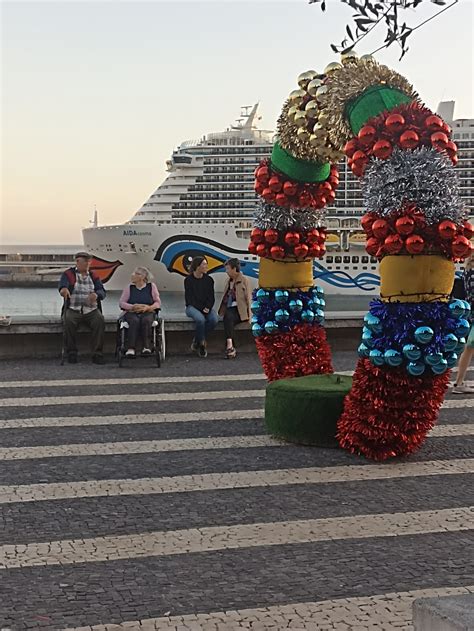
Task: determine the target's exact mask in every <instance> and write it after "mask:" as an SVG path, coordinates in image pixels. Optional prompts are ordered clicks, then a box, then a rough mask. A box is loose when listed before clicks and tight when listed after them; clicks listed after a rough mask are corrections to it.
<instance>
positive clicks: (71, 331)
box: [58, 252, 105, 364]
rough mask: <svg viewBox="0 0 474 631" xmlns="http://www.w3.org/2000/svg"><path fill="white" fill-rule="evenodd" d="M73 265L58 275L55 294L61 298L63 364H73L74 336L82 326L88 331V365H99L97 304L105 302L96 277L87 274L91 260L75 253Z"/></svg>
mask: <svg viewBox="0 0 474 631" xmlns="http://www.w3.org/2000/svg"><path fill="white" fill-rule="evenodd" d="M75 258H76V265H75V267H70V268H69V269H67V270H66V271H65V272H63V273H62V275H61V278H60V279H59V287H58V289H59V293H60V294H61V296H62V297H63V298H64V313H63V317H64V334H65V344H66V353H67V360H68V362H69V363H70V364H75V363H77V345H76V333H77V328H78V326H79V325H80V324H81V323H83V324H85V325H86V326H87V327H89V328H90V329H91V331H92V361H93V362H94V363H95V364H103V363H104V356H103V347H104V333H105V321H104V316H103V315H102V313H101V308H100V302H101V301H102V300H104V298H105V289H104V286H103V285H102V282H101V280H100V278H99V277H98V276H96V275H95V274H94V272H91V271H90V270H89V266H90V262H91V258H92V256H91V255H90V254H88V253H87V252H78V253H77V254H76V256H75Z"/></svg>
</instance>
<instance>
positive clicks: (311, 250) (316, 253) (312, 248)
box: [308, 243, 321, 259]
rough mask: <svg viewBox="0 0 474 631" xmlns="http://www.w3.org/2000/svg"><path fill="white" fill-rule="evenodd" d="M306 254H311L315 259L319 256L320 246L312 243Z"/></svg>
mask: <svg viewBox="0 0 474 631" xmlns="http://www.w3.org/2000/svg"><path fill="white" fill-rule="evenodd" d="M308 256H311V257H312V258H314V259H317V258H319V257H320V256H321V248H320V247H319V245H318V244H317V243H312V244H311V246H310V248H309V250H308Z"/></svg>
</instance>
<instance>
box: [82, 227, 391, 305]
mask: <svg viewBox="0 0 474 631" xmlns="http://www.w3.org/2000/svg"><path fill="white" fill-rule="evenodd" d="M239 232H240V233H242V231H241V230H239V228H238V226H237V225H235V224H204V223H202V224H199V223H193V224H183V225H180V224H161V225H159V224H148V225H147V224H144V223H142V224H140V225H138V224H124V225H118V226H104V227H97V228H86V229H85V230H84V231H83V238H84V245H85V247H86V249H87V250H88V251H89V252H90V253H91V254H92V255H93V256H94V261H93V265H92V267H93V268H95V269H96V270H97V271H98V272H99V274H100V276H101V277H102V279H103V281H104V283H106V288H107V289H112V290H114V289H115V290H117V289H123V288H124V287H125V286H126V285H127V284H128V283H129V282H130V274H131V273H132V271H133V269H134V268H135V267H137V266H144V267H147V268H148V269H149V270H150V271H151V272H152V274H153V276H154V279H155V282H156V284H157V286H158V288H159V290H160V291H172V292H181V291H183V282H184V278H185V276H186V275H187V269H188V266H189V263H190V261H191V260H192V258H193V257H194V256H197V255H204V256H206V258H207V260H208V262H209V273H210V274H212V277H213V278H214V282H215V288H216V291H217V292H221V291H222V290H223V287H224V282H225V279H226V274H225V271H224V262H225V261H226V260H227V259H228V258H231V257H236V258H238V259H239V260H240V262H241V265H242V271H243V273H244V274H245V275H246V276H247V277H249V278H250V280H251V283H252V286H254V287H256V286H257V280H258V263H259V259H258V258H257V257H254V256H252V255H250V254H249V252H248V251H247V245H248V238H247V237H241V236H238V233H239ZM329 261H331V262H330V263H329ZM314 278H315V283H316V284H318V285H321V286H322V287H323V288H324V290H325V292H326V293H328V294H347V295H356V294H359V295H361V294H365V295H371V294H373V295H376V294H378V293H379V286H380V277H379V275H378V266H377V264H374V263H373V262H370V259H369V260H368V257H367V256H365V252H364V250H363V248H362V247H359V246H358V245H354V246H351V250H350V251H349V252H336V251H332V249H331V245H330V244H329V250H328V253H327V255H326V257H325V258H324V259H322V260H321V261H319V260H318V261H315V265H314Z"/></svg>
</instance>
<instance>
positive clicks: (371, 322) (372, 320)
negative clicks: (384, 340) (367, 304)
mask: <svg viewBox="0 0 474 631" xmlns="http://www.w3.org/2000/svg"><path fill="white" fill-rule="evenodd" d="M364 322H365V324H366V326H367V328H368V329H370V330H371V331H373V332H374V333H381V332H382V323H381V322H380V318H377V316H374V315H372V314H371V313H368V314H367V315H366V316H365V317H364Z"/></svg>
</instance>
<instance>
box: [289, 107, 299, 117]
mask: <svg viewBox="0 0 474 631" xmlns="http://www.w3.org/2000/svg"><path fill="white" fill-rule="evenodd" d="M299 111H300V110H299V108H298V107H297V106H296V105H292V106H291V107H290V109H289V110H288V118H289V119H290V120H291V121H292V120H294V118H295V115H296V113H297V112H299Z"/></svg>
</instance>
